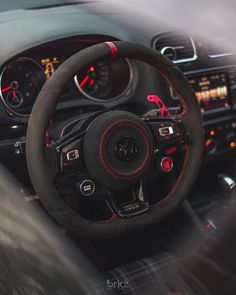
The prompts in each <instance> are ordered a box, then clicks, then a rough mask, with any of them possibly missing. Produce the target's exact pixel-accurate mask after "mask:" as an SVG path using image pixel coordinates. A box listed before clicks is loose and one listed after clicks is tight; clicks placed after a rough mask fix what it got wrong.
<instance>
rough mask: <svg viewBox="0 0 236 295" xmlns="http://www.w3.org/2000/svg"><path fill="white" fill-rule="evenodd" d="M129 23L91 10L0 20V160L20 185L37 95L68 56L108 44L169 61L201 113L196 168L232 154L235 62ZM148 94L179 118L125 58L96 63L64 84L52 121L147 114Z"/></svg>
mask: <svg viewBox="0 0 236 295" xmlns="http://www.w3.org/2000/svg"><path fill="white" fill-rule="evenodd" d="M130 19H131V17H130V14H124V13H122V14H119V12H116V13H115V14H114V11H112V10H108V11H107V10H106V11H102V10H100V9H99V8H98V6H96V5H94V6H93V5H92V4H90V5H87V4H78V5H73V6H70V5H68V6H66V7H56V8H46V9H35V10H30V11H29V10H18V11H11V12H5V13H4V14H2V17H1V24H0V46H1V50H0V151H1V153H0V160H1V161H3V163H5V164H6V165H7V166H8V168H9V169H10V170H12V171H13V172H14V173H15V174H16V175H17V176H18V178H20V180H25V178H26V175H27V168H26V161H25V153H24V152H25V151H24V145H23V143H24V142H25V135H26V129H27V122H28V119H29V115H30V113H31V110H32V107H33V105H34V102H35V100H36V98H37V95H38V93H39V91H40V89H41V88H42V87H43V85H44V83H46V81H47V80H48V79H49V78H50V77H51V75H53V74H54V73H55V72H56V70H57V68H58V67H59V66H60V64H61V63H63V62H64V61H65V60H67V59H68V58H70V56H72V55H73V54H75V53H76V52H78V51H80V50H82V49H83V48H86V47H88V46H91V45H93V44H97V43H100V42H104V41H111V40H126V41H130V42H136V43H141V44H144V45H147V46H149V47H152V48H154V49H155V50H158V51H159V52H161V53H162V54H164V55H166V56H167V57H168V58H170V59H172V60H173V61H174V62H175V63H176V64H177V65H178V66H179V68H180V69H181V70H182V71H183V72H184V74H185V75H186V78H187V79H188V80H189V83H190V84H191V86H192V87H193V89H194V91H195V93H196V97H197V99H198V102H199V106H200V109H201V111H202V116H203V120H204V125H205V159H204V161H208V160H211V159H214V160H215V159H217V158H222V155H229V154H234V153H235V151H236V66H235V64H234V58H235V56H234V55H233V54H230V53H225V52H216V50H214V54H213V53H211V52H210V48H211V47H210V46H208V44H207V42H204V41H203V40H200V39H199V38H196V37H195V36H189V35H187V34H186V33H183V32H177V31H175V30H174V29H173V28H167V27H165V26H163V24H160V26H159V28H158V29H157V28H156V27H150V29H149V30H148V31H147V30H143V29H142V27H141V25H140V23H137V22H136V23H135V24H130V23H129V20H130ZM43 24H45V25H43ZM36 28H37V30H36ZM9 36H11V38H9ZM214 49H215V48H214ZM149 95H158V96H159V97H161V98H162V99H163V101H165V104H166V105H167V106H168V109H169V110H170V112H171V113H173V114H175V113H176V112H178V111H180V104H179V99H178V96H177V95H176V94H175V93H174V91H173V90H172V89H171V88H170V87H169V85H168V84H167V83H166V81H164V80H163V78H162V77H161V76H160V75H159V74H158V73H157V72H156V71H154V69H153V68H151V67H149V66H147V65H145V64H142V63H138V62H135V61H133V60H128V59H119V60H114V61H104V62H100V63H98V64H91V65H88V66H87V67H86V68H85V69H83V70H82V71H81V72H80V73H77V75H76V76H75V77H74V79H72V80H71V81H70V82H69V83H68V85H66V87H65V89H64V90H63V92H62V93H61V96H60V98H59V104H58V110H57V114H56V116H58V117H59V118H60V117H63V118H64V117H66V116H67V115H69V114H72V115H73V113H75V114H78V113H80V112H83V111H86V112H88V111H91V110H97V109H100V108H113V107H119V108H123V109H126V108H127V109H131V108H132V110H133V111H134V112H136V113H138V114H145V113H148V112H149V113H150V112H151V113H155V112H156V106H155V105H153V104H150V103H148V102H147V97H148V96H149ZM22 146H23V147H22ZM22 171H24V173H22Z"/></svg>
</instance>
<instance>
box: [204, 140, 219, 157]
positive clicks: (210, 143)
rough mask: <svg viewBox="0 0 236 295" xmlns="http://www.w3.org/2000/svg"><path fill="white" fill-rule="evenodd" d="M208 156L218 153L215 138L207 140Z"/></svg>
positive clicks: (206, 149) (205, 145)
mask: <svg viewBox="0 0 236 295" xmlns="http://www.w3.org/2000/svg"><path fill="white" fill-rule="evenodd" d="M204 147H205V151H206V154H207V155H213V154H214V153H215V152H216V151H217V142H216V140H215V139H214V138H211V137H209V138H207V139H206V140H205V143H204Z"/></svg>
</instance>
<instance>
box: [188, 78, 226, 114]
mask: <svg viewBox="0 0 236 295" xmlns="http://www.w3.org/2000/svg"><path fill="white" fill-rule="evenodd" d="M188 79H189V82H190V84H191V86H192V87H193V89H194V91H195V93H196V97H197V100H198V102H199V105H200V108H201V111H202V112H205V111H208V110H212V109H217V108H226V107H229V88H228V78H227V74H226V73H214V74H207V75H205V74H204V75H200V76H194V77H189V78H188Z"/></svg>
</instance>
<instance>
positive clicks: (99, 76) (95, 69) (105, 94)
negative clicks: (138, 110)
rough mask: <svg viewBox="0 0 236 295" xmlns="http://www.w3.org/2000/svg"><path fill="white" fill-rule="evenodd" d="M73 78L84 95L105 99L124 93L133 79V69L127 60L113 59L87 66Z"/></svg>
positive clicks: (97, 99)
mask: <svg viewBox="0 0 236 295" xmlns="http://www.w3.org/2000/svg"><path fill="white" fill-rule="evenodd" d="M74 80H75V84H76V86H77V88H78V89H79V91H80V92H81V93H82V94H83V95H84V96H85V97H87V98H89V99H91V100H95V101H107V100H110V99H114V98H117V97H119V96H121V95H125V93H126V92H127V90H128V89H129V88H130V86H131V84H132V81H133V70H132V67H131V64H130V62H129V61H128V60H126V59H115V60H112V61H104V62H99V63H95V64H92V65H90V66H88V67H87V68H85V69H83V70H82V71H81V72H80V73H78V74H77V75H76V76H75V79H74Z"/></svg>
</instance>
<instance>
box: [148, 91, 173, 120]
mask: <svg viewBox="0 0 236 295" xmlns="http://www.w3.org/2000/svg"><path fill="white" fill-rule="evenodd" d="M147 101H148V102H153V103H155V104H156V105H157V107H158V109H159V110H160V113H161V117H165V115H167V116H170V112H169V109H168V107H167V105H166V104H165V103H164V102H163V100H162V99H161V98H160V97H159V96H158V95H148V97H147Z"/></svg>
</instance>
